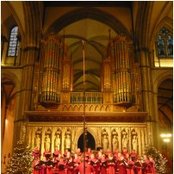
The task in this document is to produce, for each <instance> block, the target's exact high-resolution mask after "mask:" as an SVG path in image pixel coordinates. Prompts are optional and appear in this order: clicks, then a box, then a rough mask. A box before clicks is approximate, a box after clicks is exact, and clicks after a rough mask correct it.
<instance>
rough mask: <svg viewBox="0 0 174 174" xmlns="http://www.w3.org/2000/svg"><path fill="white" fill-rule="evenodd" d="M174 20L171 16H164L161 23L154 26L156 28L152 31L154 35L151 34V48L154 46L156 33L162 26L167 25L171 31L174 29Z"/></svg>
mask: <svg viewBox="0 0 174 174" xmlns="http://www.w3.org/2000/svg"><path fill="white" fill-rule="evenodd" d="M172 26H173V21H172V19H171V18H169V17H167V16H166V17H164V18H163V19H162V20H161V21H160V22H159V24H158V25H157V26H156V27H155V28H154V30H153V31H152V35H151V37H150V38H151V40H150V48H154V43H155V40H156V34H157V33H158V32H159V31H160V29H161V28H162V27H165V28H167V29H169V30H170V31H173V27H172Z"/></svg>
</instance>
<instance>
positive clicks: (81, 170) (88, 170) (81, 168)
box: [76, 161, 94, 174]
mask: <svg viewBox="0 0 174 174" xmlns="http://www.w3.org/2000/svg"><path fill="white" fill-rule="evenodd" d="M76 170H77V171H78V172H79V173H80V174H84V162H81V163H80V165H79V166H77V168H76ZM91 173H94V168H93V166H91V165H90V164H89V163H88V162H87V161H85V174H91Z"/></svg>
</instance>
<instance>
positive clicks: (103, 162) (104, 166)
mask: <svg viewBox="0 0 174 174" xmlns="http://www.w3.org/2000/svg"><path fill="white" fill-rule="evenodd" d="M106 169H107V161H106V159H105V158H102V159H101V162H100V174H107V170H106Z"/></svg>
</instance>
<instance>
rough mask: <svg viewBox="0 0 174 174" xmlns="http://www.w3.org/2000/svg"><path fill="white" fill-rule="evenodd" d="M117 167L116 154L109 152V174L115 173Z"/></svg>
mask: <svg viewBox="0 0 174 174" xmlns="http://www.w3.org/2000/svg"><path fill="white" fill-rule="evenodd" d="M115 169H116V163H115V161H114V156H113V154H112V153H109V154H108V159H107V173H108V174H115V171H116V170H115Z"/></svg>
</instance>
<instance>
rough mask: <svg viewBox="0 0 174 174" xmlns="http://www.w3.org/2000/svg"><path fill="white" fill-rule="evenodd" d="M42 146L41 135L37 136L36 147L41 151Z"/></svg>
mask: <svg viewBox="0 0 174 174" xmlns="http://www.w3.org/2000/svg"><path fill="white" fill-rule="evenodd" d="M40 145H41V139H40V135H39V134H36V139H35V146H36V147H37V148H38V149H39V150H40Z"/></svg>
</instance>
